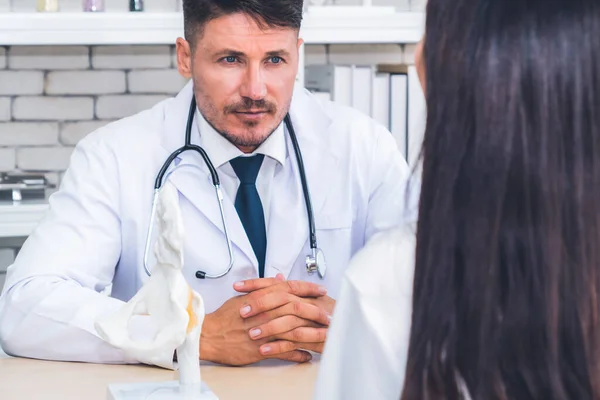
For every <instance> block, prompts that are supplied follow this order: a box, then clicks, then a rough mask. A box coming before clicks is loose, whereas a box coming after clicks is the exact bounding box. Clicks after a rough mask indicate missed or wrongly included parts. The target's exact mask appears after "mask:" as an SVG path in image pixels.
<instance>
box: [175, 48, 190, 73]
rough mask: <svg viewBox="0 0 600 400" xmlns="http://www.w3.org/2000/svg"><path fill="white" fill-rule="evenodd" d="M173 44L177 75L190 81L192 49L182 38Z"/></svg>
mask: <svg viewBox="0 0 600 400" xmlns="http://www.w3.org/2000/svg"><path fill="white" fill-rule="evenodd" d="M175 44H176V47H175V50H176V51H177V69H178V70H179V74H180V75H181V76H183V77H184V78H186V79H190V78H191V77H192V49H191V48H190V44H189V43H188V41H187V40H185V39H183V38H177V42H175Z"/></svg>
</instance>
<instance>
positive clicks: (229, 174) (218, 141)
mask: <svg viewBox="0 0 600 400" xmlns="http://www.w3.org/2000/svg"><path fill="white" fill-rule="evenodd" d="M195 121H196V128H197V129H198V131H199V136H200V143H201V144H200V145H201V146H202V147H203V148H204V150H205V151H206V154H208V157H209V158H210V160H211V162H212V163H213V165H214V167H215V169H216V170H217V172H218V173H219V179H220V181H221V187H222V188H223V191H224V192H225V195H226V196H228V197H229V198H230V199H231V202H232V203H235V196H236V194H237V190H238V187H239V186H240V180H239V179H238V177H237V175H236V173H235V171H234V170H233V167H232V166H231V164H230V163H229V161H231V160H233V159H234V158H237V157H240V156H246V157H247V156H253V155H256V154H264V155H265V158H264V160H263V162H262V165H261V166H260V170H259V171H258V176H257V177H256V190H257V191H258V196H259V197H260V201H261V203H262V206H263V211H264V215H265V226H269V209H270V202H271V187H272V185H271V183H272V182H273V179H274V178H275V176H276V175H277V174H278V173H280V172H281V171H282V170H283V167H284V166H285V161H286V158H287V145H286V137H285V128H284V123H283V122H282V123H281V124H280V125H279V126H278V127H277V129H276V130H275V131H274V132H273V133H272V134H271V135H270V136H269V137H268V138H267V140H265V141H264V142H263V143H262V144H261V145H260V146H259V147H258V148H257V149H256V150H254V152H252V153H251V154H244V153H243V152H242V151H241V150H240V149H238V148H237V147H235V146H234V145H233V144H231V142H229V141H228V140H227V139H225V138H224V137H223V136H222V135H221V134H220V133H219V132H217V131H216V130H215V129H214V128H213V127H212V126H211V125H210V124H209V123H208V122H207V121H206V119H204V117H203V116H202V114H200V112H196V119H195Z"/></svg>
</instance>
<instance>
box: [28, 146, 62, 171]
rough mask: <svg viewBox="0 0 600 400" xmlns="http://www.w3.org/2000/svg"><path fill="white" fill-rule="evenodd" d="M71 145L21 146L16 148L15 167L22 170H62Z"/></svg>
mask: <svg viewBox="0 0 600 400" xmlns="http://www.w3.org/2000/svg"><path fill="white" fill-rule="evenodd" d="M72 152H73V148H72V147H23V148H20V149H18V150H17V167H18V168H19V169H21V170H23V171H64V170H65V169H67V167H68V166H69V159H70V157H71V153H72Z"/></svg>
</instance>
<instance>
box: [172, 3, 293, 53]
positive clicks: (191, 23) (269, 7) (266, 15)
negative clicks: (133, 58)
mask: <svg viewBox="0 0 600 400" xmlns="http://www.w3.org/2000/svg"><path fill="white" fill-rule="evenodd" d="M303 5H304V0H183V23H184V33H185V39H186V40H187V41H188V42H189V43H190V45H191V46H192V48H194V47H195V46H194V45H195V41H196V39H197V38H198V37H199V36H200V35H201V34H202V30H203V28H204V25H205V24H206V23H207V22H209V21H211V20H213V19H215V18H219V17H222V16H224V15H231V14H237V13H242V14H246V15H248V16H249V17H251V18H252V19H253V20H254V21H256V23H257V24H259V26H261V27H262V26H264V27H280V28H292V29H300V25H301V23H302V10H303Z"/></svg>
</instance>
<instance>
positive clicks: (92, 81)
mask: <svg viewBox="0 0 600 400" xmlns="http://www.w3.org/2000/svg"><path fill="white" fill-rule="evenodd" d="M126 89H127V87H126V83H125V72H124V71H53V72H49V73H48V76H47V77H46V93H47V94H112V93H125V90H126Z"/></svg>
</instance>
